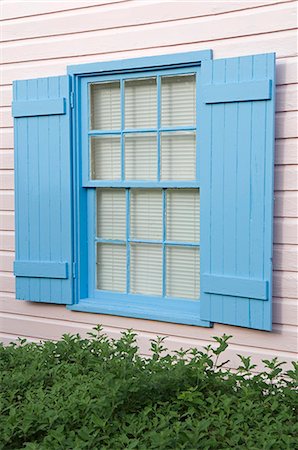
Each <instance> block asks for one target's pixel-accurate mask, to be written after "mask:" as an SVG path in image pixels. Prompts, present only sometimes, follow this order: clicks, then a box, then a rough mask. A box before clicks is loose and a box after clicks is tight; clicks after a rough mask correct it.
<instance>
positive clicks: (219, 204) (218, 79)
mask: <svg viewBox="0 0 298 450" xmlns="http://www.w3.org/2000/svg"><path fill="white" fill-rule="evenodd" d="M212 75H213V83H223V82H224V78H225V61H223V60H221V61H220V63H219V64H217V65H216V66H213V74H212ZM224 117H225V105H224V104H223V103H222V104H217V105H214V106H213V115H212V129H213V130H216V132H215V133H214V135H213V142H212V152H214V156H215V157H214V159H213V160H212V166H213V167H212V169H213V170H212V178H211V223H212V227H211V230H210V233H211V235H212V236H214V241H216V242H218V243H219V245H212V246H211V272H212V273H222V270H223V245H224V243H223V216H224V210H223V201H224V198H223V171H224V154H223V152H224V147H223V145H222V137H223V135H224V131H225V130H224V127H225V120H224ZM222 312H223V298H222V296H218V295H216V294H211V314H212V316H213V317H214V321H215V322H221V321H222Z"/></svg>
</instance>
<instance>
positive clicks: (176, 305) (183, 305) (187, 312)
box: [67, 294, 212, 327]
mask: <svg viewBox="0 0 298 450" xmlns="http://www.w3.org/2000/svg"><path fill="white" fill-rule="evenodd" d="M117 297H118V298H117ZM67 309H69V310H71V311H80V312H89V313H98V314H108V315H112V316H122V317H132V318H136V319H147V320H158V321H161V322H171V323H177V324H185V325H195V326H200V327H211V326H212V324H211V323H210V322H209V321H205V320H201V319H200V302H199V301H188V300H183V301H181V300H171V299H162V300H160V299H156V298H154V297H151V298H149V299H148V297H144V298H142V296H137V295H136V296H135V300H129V302H127V301H125V300H124V299H123V298H122V299H119V295H117V294H115V295H114V298H111V294H107V295H105V294H104V295H102V298H96V299H95V298H84V299H81V300H80V302H79V303H77V304H74V305H68V306H67Z"/></svg>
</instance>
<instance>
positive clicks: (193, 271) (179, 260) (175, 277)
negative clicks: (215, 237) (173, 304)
mask: <svg viewBox="0 0 298 450" xmlns="http://www.w3.org/2000/svg"><path fill="white" fill-rule="evenodd" d="M166 257H167V262H166V267H167V270H166V272H167V280H166V285H167V296H168V297H178V298H190V299H198V298H199V295H200V253H199V249H198V248H190V247H178V246H168V247H167V250H166Z"/></svg>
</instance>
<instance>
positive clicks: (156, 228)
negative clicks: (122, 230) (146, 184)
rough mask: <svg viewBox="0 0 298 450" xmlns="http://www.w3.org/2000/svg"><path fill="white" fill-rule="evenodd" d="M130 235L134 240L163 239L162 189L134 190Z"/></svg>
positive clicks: (132, 192) (131, 196)
mask: <svg viewBox="0 0 298 450" xmlns="http://www.w3.org/2000/svg"><path fill="white" fill-rule="evenodd" d="M130 235H131V237H132V238H134V239H151V240H152V239H155V240H156V239H160V240H161V239H162V193H161V190H160V189H156V190H153V189H151V190H150V189H132V190H131V194H130Z"/></svg>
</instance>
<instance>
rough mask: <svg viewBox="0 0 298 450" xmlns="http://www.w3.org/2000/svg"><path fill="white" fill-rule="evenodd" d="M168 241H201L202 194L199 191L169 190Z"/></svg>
mask: <svg viewBox="0 0 298 450" xmlns="http://www.w3.org/2000/svg"><path fill="white" fill-rule="evenodd" d="M166 217H167V240H169V241H184V242H199V241H200V192H199V190H198V189H168V190H167V214H166Z"/></svg>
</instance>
